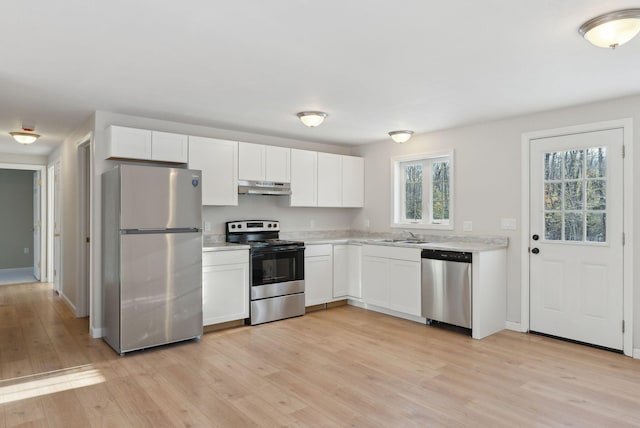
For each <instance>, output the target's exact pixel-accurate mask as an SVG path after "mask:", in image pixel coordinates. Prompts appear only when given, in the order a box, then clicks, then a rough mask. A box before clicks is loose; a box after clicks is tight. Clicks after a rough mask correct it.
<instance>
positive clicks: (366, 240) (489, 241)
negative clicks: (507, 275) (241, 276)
mask: <svg viewBox="0 0 640 428" xmlns="http://www.w3.org/2000/svg"><path fill="white" fill-rule="evenodd" d="M403 236H404V235H402V234H399V233H376V234H374V233H371V234H367V233H366V232H364V233H361V232H358V231H345V230H338V231H304V232H281V233H280V238H281V239H288V240H293V241H303V242H304V243H305V244H306V245H320V244H352V245H384V246H390V247H404V248H419V249H423V248H427V249H434V250H435V249H437V250H450V251H468V252H473V251H492V250H498V249H502V248H507V247H508V245H509V242H508V238H507V237H505V236H465V235H422V236H420V235H419V236H418V239H419V240H420V241H425V242H424V243H419V244H418V243H412V242H406V241H407V239H406V238H404V239H403V238H402V237H403ZM224 239H225V237H224V235H210V236H205V243H204V246H203V248H202V250H203V251H225V250H245V249H249V246H248V245H244V244H230V243H226V242H224Z"/></svg>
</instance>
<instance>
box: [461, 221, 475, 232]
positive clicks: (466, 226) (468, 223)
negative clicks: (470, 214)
mask: <svg viewBox="0 0 640 428" xmlns="http://www.w3.org/2000/svg"><path fill="white" fill-rule="evenodd" d="M462 230H464V231H465V232H471V231H472V230H473V222H471V221H464V222H462Z"/></svg>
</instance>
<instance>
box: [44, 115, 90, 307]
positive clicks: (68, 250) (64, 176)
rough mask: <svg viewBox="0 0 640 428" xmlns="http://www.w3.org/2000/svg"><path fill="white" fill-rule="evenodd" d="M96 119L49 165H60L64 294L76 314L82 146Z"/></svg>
mask: <svg viewBox="0 0 640 428" xmlns="http://www.w3.org/2000/svg"><path fill="white" fill-rule="evenodd" d="M93 123H94V117H93V115H91V116H90V117H89V118H87V119H86V120H85V122H84V123H83V124H81V125H80V126H78V128H76V129H75V130H74V131H73V132H72V133H71V134H70V135H69V136H68V137H67V138H65V140H64V142H63V143H62V144H61V145H60V146H59V147H58V148H57V149H56V150H54V151H53V152H52V153H51V154H50V155H49V164H52V163H54V162H55V161H60V193H61V196H62V198H61V204H60V217H61V219H62V225H61V228H60V233H61V235H62V242H61V247H62V272H60V287H61V290H60V293H61V294H62V296H63V298H64V299H65V300H66V301H67V303H69V304H70V305H71V307H72V309H73V310H74V311H75V310H76V307H77V304H78V302H77V298H78V295H79V293H78V287H79V284H78V281H77V279H78V278H77V273H78V264H77V254H78V245H81V238H80V237H79V236H78V200H79V198H78V192H79V190H78V147H77V146H78V144H79V143H82V142H83V139H84V137H86V136H87V135H88V134H90V133H91V131H92V130H93Z"/></svg>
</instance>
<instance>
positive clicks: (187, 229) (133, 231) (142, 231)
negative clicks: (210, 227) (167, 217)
mask: <svg viewBox="0 0 640 428" xmlns="http://www.w3.org/2000/svg"><path fill="white" fill-rule="evenodd" d="M200 232H201V229H198V228H197V227H182V228H175V229H123V230H121V231H120V233H121V234H122V235H151V234H157V233H200Z"/></svg>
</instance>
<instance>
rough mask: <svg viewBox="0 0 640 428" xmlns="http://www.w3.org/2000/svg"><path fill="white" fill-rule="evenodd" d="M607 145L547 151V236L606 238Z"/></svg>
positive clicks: (576, 239) (579, 239) (552, 238)
mask: <svg viewBox="0 0 640 428" xmlns="http://www.w3.org/2000/svg"><path fill="white" fill-rule="evenodd" d="M606 173H607V152H606V148H605V147H592V148H587V149H573V150H566V151H558V152H549V153H545V155H544V238H545V240H547V241H573V242H606V240H607V239H606V238H607V233H606V231H607V222H606V219H607V214H606V210H607V197H606V196H607V195H606V191H607V177H606V175H607V174H606Z"/></svg>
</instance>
